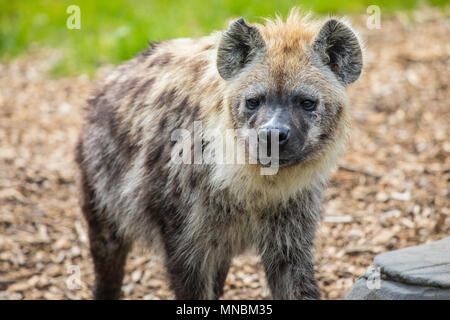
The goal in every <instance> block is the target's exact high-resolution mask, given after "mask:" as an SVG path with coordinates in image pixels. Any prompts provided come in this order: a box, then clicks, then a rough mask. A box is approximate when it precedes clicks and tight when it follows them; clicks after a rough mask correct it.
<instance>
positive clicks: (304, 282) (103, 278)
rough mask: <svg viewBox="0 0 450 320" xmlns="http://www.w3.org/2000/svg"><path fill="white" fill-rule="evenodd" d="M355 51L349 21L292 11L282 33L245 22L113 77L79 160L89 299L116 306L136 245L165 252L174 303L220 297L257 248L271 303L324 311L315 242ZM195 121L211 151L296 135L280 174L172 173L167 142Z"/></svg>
mask: <svg viewBox="0 0 450 320" xmlns="http://www.w3.org/2000/svg"><path fill="white" fill-rule="evenodd" d="M359 43H360V42H359V40H358V37H357V35H356V34H355V33H354V31H353V30H352V29H351V27H350V26H349V24H348V23H347V22H346V21H343V20H340V19H334V18H331V19H328V20H326V21H316V20H313V19H311V18H310V17H309V16H307V15H303V14H300V13H299V12H298V11H296V10H293V11H291V13H290V14H289V16H288V18H287V19H286V21H282V20H281V19H280V18H277V19H275V20H273V21H272V20H266V21H265V24H264V25H261V24H252V25H248V24H247V23H245V22H244V20H243V19H239V20H235V21H233V22H232V23H230V26H229V28H228V30H226V31H224V32H216V33H213V34H211V35H210V36H206V37H202V38H198V39H175V40H168V41H163V42H160V43H156V44H153V45H151V46H150V47H149V48H148V49H147V50H145V51H143V52H142V53H140V54H139V55H138V56H136V57H135V58H134V59H132V60H130V61H128V62H126V63H124V64H123V65H121V66H119V67H117V68H116V69H115V70H114V71H113V72H112V73H111V74H110V75H109V76H108V77H106V78H105V79H104V80H103V82H102V83H101V84H100V85H99V86H98V88H97V89H96V92H95V94H94V96H93V97H92V98H90V100H89V103H88V107H87V110H86V116H85V121H84V126H83V130H82V132H81V137H80V140H79V143H78V145H77V148H76V159H77V163H78V165H79V169H80V186H81V207H82V211H83V214H84V216H85V218H86V221H87V224H88V229H89V239H90V250H91V254H92V257H93V262H94V270H95V284H94V290H93V295H94V298H96V299H116V298H119V297H120V292H121V284H122V281H123V277H124V264H125V262H126V257H127V253H128V252H129V250H130V248H131V245H132V243H133V242H134V241H135V240H140V241H144V242H145V243H146V244H148V245H149V246H153V247H154V246H157V247H160V248H162V252H163V254H164V258H165V266H166V269H167V272H168V276H169V279H170V285H171V289H172V290H173V291H174V293H175V296H176V298H177V299H217V298H219V297H220V296H221V295H222V294H223V287H224V282H225V278H226V276H227V273H228V269H229V267H230V263H231V260H232V258H233V257H234V256H236V255H238V254H240V253H242V252H243V251H244V250H246V249H248V248H255V249H256V250H257V252H258V253H259V254H260V256H261V259H262V263H263V265H264V270H265V273H266V277H267V281H268V285H269V287H270V289H271V293H272V296H273V298H274V299H318V298H320V293H319V291H318V288H317V285H316V281H315V278H314V266H313V262H312V260H313V254H312V246H313V239H314V234H315V230H316V227H317V225H318V223H319V220H320V206H321V195H322V190H323V188H324V184H325V183H326V180H327V178H328V176H329V173H330V170H331V169H332V167H333V166H334V165H335V164H336V160H337V156H338V154H339V153H340V152H341V151H342V149H343V146H344V144H345V140H346V136H347V131H348V112H347V108H348V107H347V101H346V100H347V98H346V86H347V85H348V84H350V83H352V82H354V81H355V80H356V79H357V78H358V77H359V75H360V73H361V69H362V51H361V48H360V44H359ZM255 106H256V107H255ZM194 121H202V124H203V131H204V132H203V135H202V137H201V140H202V141H201V145H202V148H203V149H204V150H208V149H209V148H214V147H217V143H218V142H217V141H218V139H217V134H220V133H221V132H224V131H225V130H226V129H237V128H253V129H256V130H269V131H270V130H273V129H274V128H275V129H278V128H284V129H286V130H288V131H287V133H288V135H287V136H284V137H283V139H284V138H287V137H289V141H288V142H287V144H286V145H284V146H281V147H280V156H279V157H280V168H279V171H278V172H277V174H275V175H261V174H260V170H259V169H260V167H261V165H260V164H247V163H246V164H218V163H210V164H206V163H203V164H174V162H173V161H171V154H172V151H173V150H174V148H176V147H177V144H178V143H179V142H177V141H172V139H171V133H172V132H173V131H174V130H176V129H180V128H184V129H187V130H192V126H193V123H194ZM268 123H269V124H271V126H272V127H271V126H269V125H268ZM267 128H269V129H267ZM284 129H283V130H284ZM273 132H274V134H275V133H276V131H275V130H274V131H273ZM279 135H280V137H281V133H279ZM284 140H286V139H284ZM194 142H195V141H192V144H194ZM197 142H198V141H197ZM280 145H281V142H280ZM192 148H193V146H192Z"/></svg>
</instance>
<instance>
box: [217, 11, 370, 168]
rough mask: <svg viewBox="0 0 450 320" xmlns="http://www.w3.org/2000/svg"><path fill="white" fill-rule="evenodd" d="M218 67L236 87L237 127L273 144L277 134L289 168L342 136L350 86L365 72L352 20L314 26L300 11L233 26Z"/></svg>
mask: <svg viewBox="0 0 450 320" xmlns="http://www.w3.org/2000/svg"><path fill="white" fill-rule="evenodd" d="M217 68H218V71H219V74H220V75H221V77H222V78H224V79H225V80H227V81H228V82H229V90H228V93H227V95H228V96H227V99H228V101H229V103H228V105H229V108H230V118H231V122H232V125H233V127H234V128H235V129H237V128H244V129H253V131H256V132H257V133H258V136H259V139H260V140H261V139H263V137H264V138H265V140H264V141H267V144H266V145H269V146H270V141H271V140H270V139H268V138H269V137H270V136H273V135H274V134H275V135H277V136H278V146H279V164H280V167H285V166H291V165H294V164H299V163H302V162H305V161H308V160H311V159H314V158H316V157H318V156H320V154H322V153H323V152H324V150H325V147H326V146H327V145H330V144H331V143H332V142H335V140H336V139H341V138H342V137H341V134H340V132H341V131H342V130H340V129H339V128H340V127H341V126H342V125H343V123H344V122H345V121H346V120H345V116H344V113H345V110H344V109H345V105H346V93H345V87H346V86H347V85H348V84H350V83H352V82H354V81H355V80H356V79H357V78H358V77H359V75H360V73H361V68H362V52H361V47H360V45H359V42H358V38H357V36H356V35H355V33H354V32H353V31H352V29H351V28H350V27H349V26H348V25H347V24H346V23H344V22H341V21H338V20H336V19H330V20H328V21H326V22H324V23H319V22H312V21H311V20H309V18H308V17H302V16H300V15H299V14H298V13H297V11H295V10H294V11H293V12H291V14H290V15H289V17H288V19H287V20H286V22H282V21H281V20H280V19H279V18H278V19H277V20H276V21H275V22H272V21H269V20H268V21H267V22H266V24H265V25H253V26H249V25H247V24H246V23H245V22H244V20H243V19H239V20H236V21H234V22H232V23H231V24H230V26H229V29H228V30H227V31H225V32H224V33H223V34H222V37H221V40H220V43H219V48H218V55H217ZM248 131H251V130H248ZM272 141H273V140H272Z"/></svg>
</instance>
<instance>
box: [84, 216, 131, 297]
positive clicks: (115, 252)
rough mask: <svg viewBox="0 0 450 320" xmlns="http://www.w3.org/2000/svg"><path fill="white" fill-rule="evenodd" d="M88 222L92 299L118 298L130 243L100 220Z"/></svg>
mask: <svg viewBox="0 0 450 320" xmlns="http://www.w3.org/2000/svg"><path fill="white" fill-rule="evenodd" d="M88 223H89V240H90V249H91V255H92V259H93V261H94V271H95V284H94V291H93V296H94V299H96V300H113V299H119V298H120V291H121V287H122V281H123V277H124V266H125V262H126V258H127V255H128V252H129V250H130V248H131V244H130V243H127V242H124V241H123V239H120V237H118V236H117V234H116V233H115V231H114V230H113V229H112V228H111V227H110V226H108V225H107V224H105V223H103V222H101V221H98V220H97V221H94V220H93V219H90V220H89V221H88Z"/></svg>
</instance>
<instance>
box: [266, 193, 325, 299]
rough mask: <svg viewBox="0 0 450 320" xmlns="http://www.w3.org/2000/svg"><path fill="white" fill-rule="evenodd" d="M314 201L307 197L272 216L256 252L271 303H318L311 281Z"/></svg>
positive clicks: (316, 214)
mask: <svg viewBox="0 0 450 320" xmlns="http://www.w3.org/2000/svg"><path fill="white" fill-rule="evenodd" d="M315 198H316V197H313V196H311V197H309V198H308V197H307V200H309V201H307V202H306V201H305V200H303V201H302V202H299V203H291V205H292V207H290V208H289V209H286V210H280V212H278V213H277V214H276V215H273V221H271V222H270V223H269V224H268V225H269V228H270V232H264V233H262V235H261V238H260V242H259V250H260V253H261V257H262V262H263V265H264V269H265V272H266V276H267V282H268V284H269V287H270V289H271V292H272V296H273V298H274V299H320V293H319V290H318V288H317V284H316V280H315V278H314V265H313V253H312V246H313V240H314V234H315V229H316V225H317V224H318V220H319V213H318V212H319V210H318V205H317V201H313V200H314V199H315Z"/></svg>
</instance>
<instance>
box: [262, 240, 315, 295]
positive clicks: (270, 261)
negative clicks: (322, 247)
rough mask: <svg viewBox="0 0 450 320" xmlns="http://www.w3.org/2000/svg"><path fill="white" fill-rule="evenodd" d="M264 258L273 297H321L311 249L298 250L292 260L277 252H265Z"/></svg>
mask: <svg viewBox="0 0 450 320" xmlns="http://www.w3.org/2000/svg"><path fill="white" fill-rule="evenodd" d="M262 260H263V265H264V270H265V273H266V277H267V282H268V284H269V287H270V290H271V292H272V297H273V299H276V300H279V299H280V300H288V299H289V300H292V299H297V300H298V299H307V300H309V299H320V293H319V290H318V288H317V283H316V280H315V278H314V267H313V263H312V255H311V254H310V253H309V249H306V248H305V249H304V250H302V252H297V253H296V257H295V258H294V259H292V260H291V259H286V257H285V256H284V255H283V254H277V253H275V252H272V253H266V254H264V255H263V256H262Z"/></svg>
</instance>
